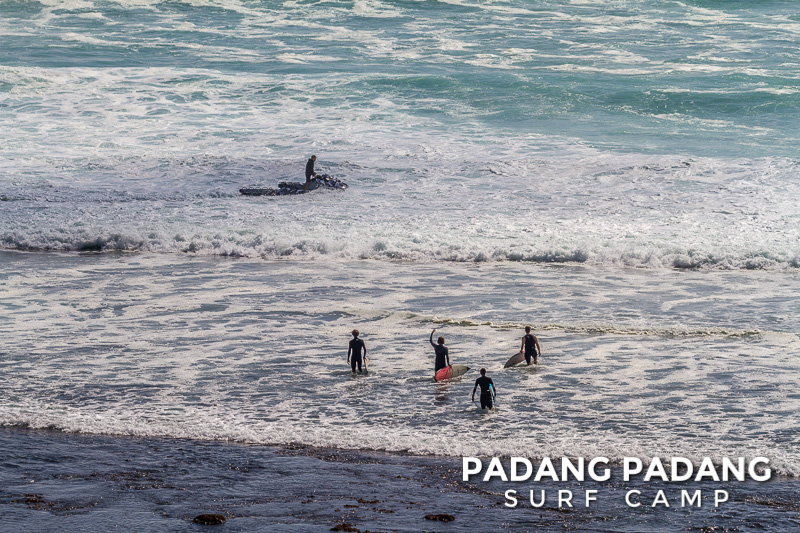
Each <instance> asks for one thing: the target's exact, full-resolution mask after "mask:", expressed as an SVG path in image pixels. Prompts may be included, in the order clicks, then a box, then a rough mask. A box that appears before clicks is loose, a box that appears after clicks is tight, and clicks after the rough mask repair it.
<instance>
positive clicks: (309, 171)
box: [303, 155, 317, 192]
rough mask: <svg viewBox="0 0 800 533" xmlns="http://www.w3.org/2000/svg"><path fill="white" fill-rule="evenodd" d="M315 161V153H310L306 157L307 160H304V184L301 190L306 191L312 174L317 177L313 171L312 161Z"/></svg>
mask: <svg viewBox="0 0 800 533" xmlns="http://www.w3.org/2000/svg"><path fill="white" fill-rule="evenodd" d="M316 161H317V156H315V155H312V156H311V157H309V158H308V161H306V184H305V186H304V187H303V192H306V191H307V190H308V186H309V185H311V178H312V176H313V177H315V178H316V177H317V173H316V172H314V163H315V162H316Z"/></svg>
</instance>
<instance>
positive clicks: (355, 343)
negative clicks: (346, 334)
mask: <svg viewBox="0 0 800 533" xmlns="http://www.w3.org/2000/svg"><path fill="white" fill-rule="evenodd" d="M352 334H353V340H351V341H350V347H349V348H348V349H347V362H348V363H349V364H350V368H352V369H353V374H355V373H356V365H358V371H359V372H361V351H362V350H363V351H364V357H365V358H366V357H367V346H366V344H364V340H363V339H359V338H358V330H357V329H354V330H353V331H352ZM351 353H352V354H353V356H352V357H350V354H351Z"/></svg>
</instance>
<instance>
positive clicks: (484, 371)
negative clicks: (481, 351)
mask: <svg viewBox="0 0 800 533" xmlns="http://www.w3.org/2000/svg"><path fill="white" fill-rule="evenodd" d="M485 375H486V369H485V368H481V376H485Z"/></svg>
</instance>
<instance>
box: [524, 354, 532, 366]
mask: <svg viewBox="0 0 800 533" xmlns="http://www.w3.org/2000/svg"><path fill="white" fill-rule="evenodd" d="M525 362H526V363H528V365H530V364H531V354H529V353H528V352H525Z"/></svg>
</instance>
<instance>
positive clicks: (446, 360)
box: [430, 328, 450, 375]
mask: <svg viewBox="0 0 800 533" xmlns="http://www.w3.org/2000/svg"><path fill="white" fill-rule="evenodd" d="M435 332H436V329H435V328H434V330H433V331H431V338H430V342H431V346H433V350H434V351H435V352H436V363H435V366H436V369H435V370H434V371H433V374H434V375H436V373H437V372H438V371H439V370H441V369H443V368H447V367H448V366H450V354H449V350H448V349H447V346H445V345H444V337H439V339H438V340H437V341H436V342H438V344H434V343H433V334H434V333H435Z"/></svg>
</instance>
